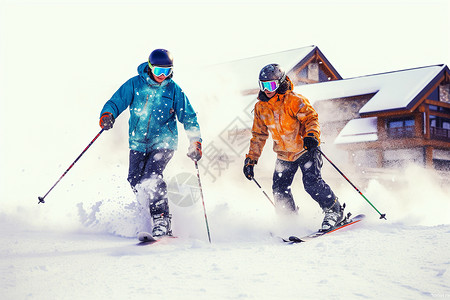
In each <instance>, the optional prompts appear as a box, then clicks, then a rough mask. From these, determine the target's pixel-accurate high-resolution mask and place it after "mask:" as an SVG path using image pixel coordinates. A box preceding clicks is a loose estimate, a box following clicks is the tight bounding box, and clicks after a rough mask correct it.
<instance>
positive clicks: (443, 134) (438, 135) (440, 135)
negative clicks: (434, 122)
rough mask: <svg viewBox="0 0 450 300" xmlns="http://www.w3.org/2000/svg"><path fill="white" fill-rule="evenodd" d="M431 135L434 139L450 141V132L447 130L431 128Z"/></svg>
mask: <svg viewBox="0 0 450 300" xmlns="http://www.w3.org/2000/svg"><path fill="white" fill-rule="evenodd" d="M430 135H431V138H432V139H437V140H450V130H448V129H445V128H437V127H430Z"/></svg>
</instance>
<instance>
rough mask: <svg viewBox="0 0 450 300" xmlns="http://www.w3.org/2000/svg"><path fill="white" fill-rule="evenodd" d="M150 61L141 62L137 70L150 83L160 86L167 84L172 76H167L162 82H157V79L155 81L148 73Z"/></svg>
mask: <svg viewBox="0 0 450 300" xmlns="http://www.w3.org/2000/svg"><path fill="white" fill-rule="evenodd" d="M148 68H149V67H148V63H147V62H144V63H142V64H140V65H139V66H138V67H137V71H138V74H139V76H140V77H141V78H142V79H143V80H144V81H145V82H146V83H147V84H149V85H160V86H165V85H167V84H168V83H169V82H170V81H171V80H172V79H171V78H167V79H166V80H164V81H163V82H161V84H159V83H157V82H156V81H154V80H153V79H152V78H151V77H150V75H148V72H147V70H148Z"/></svg>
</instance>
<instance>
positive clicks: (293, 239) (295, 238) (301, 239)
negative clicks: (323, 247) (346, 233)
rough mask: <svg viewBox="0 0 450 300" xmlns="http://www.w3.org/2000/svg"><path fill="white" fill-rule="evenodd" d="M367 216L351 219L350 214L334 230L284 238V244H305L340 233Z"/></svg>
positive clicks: (361, 215)
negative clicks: (339, 231)
mask: <svg viewBox="0 0 450 300" xmlns="http://www.w3.org/2000/svg"><path fill="white" fill-rule="evenodd" d="M365 217H366V216H365V215H363V214H360V215H357V216H355V217H353V218H350V214H349V215H347V216H346V217H345V218H344V220H342V221H341V222H339V224H338V225H336V226H334V227H333V228H331V229H330V230H327V231H322V230H318V231H316V232H313V233H311V234H308V235H307V236H304V237H298V236H294V235H293V236H290V237H289V238H287V239H286V238H282V240H283V242H285V243H287V244H298V243H304V242H307V241H309V240H312V239H315V238H317V237H319V236H322V235H326V234H330V233H332V232H335V231H338V230H340V229H343V228H346V227H348V226H350V225H353V224H356V223H359V222H361V221H362V220H363V219H364V218H365Z"/></svg>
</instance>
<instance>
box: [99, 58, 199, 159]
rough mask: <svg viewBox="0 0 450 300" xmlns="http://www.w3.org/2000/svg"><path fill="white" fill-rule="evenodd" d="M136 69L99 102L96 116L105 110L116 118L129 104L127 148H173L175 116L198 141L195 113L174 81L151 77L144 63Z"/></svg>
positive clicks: (147, 150) (175, 144) (190, 139)
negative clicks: (106, 98) (101, 107)
mask: <svg viewBox="0 0 450 300" xmlns="http://www.w3.org/2000/svg"><path fill="white" fill-rule="evenodd" d="M137 70H138V74H139V75H137V76H135V77H133V78H131V79H129V80H128V81H127V82H125V83H124V84H123V85H122V86H121V87H120V88H119V89H118V90H117V91H116V92H115V93H114V95H113V96H112V97H111V99H110V100H109V101H108V102H106V103H105V105H104V106H103V109H102V111H101V113H100V116H101V115H102V114H103V113H105V112H109V113H111V114H112V115H113V116H114V118H115V119H116V118H117V117H118V116H119V115H120V114H121V113H122V112H123V111H124V110H125V109H127V108H128V107H129V109H130V119H129V121H128V124H129V145H130V149H131V150H135V151H139V152H150V151H152V150H156V149H171V150H176V149H177V146H178V131H177V122H176V120H177V119H178V121H179V122H180V123H182V124H183V125H184V129H185V131H186V133H187V136H188V138H189V141H190V142H191V143H193V142H196V141H199V142H201V135H200V126H199V125H198V122H197V115H196V113H195V111H194V109H193V108H192V106H191V104H190V103H189V100H188V98H187V97H186V95H185V94H184V92H183V91H182V90H181V88H180V87H179V86H178V84H176V83H175V82H174V81H173V80H172V78H167V79H166V80H164V81H163V82H162V83H161V84H159V83H157V82H156V81H154V80H153V79H151V77H150V76H149V75H148V73H147V70H148V64H147V63H142V64H140V65H139V66H138V69H137Z"/></svg>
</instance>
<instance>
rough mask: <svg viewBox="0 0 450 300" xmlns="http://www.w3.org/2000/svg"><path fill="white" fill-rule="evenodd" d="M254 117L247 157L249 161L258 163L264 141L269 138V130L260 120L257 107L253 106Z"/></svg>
mask: <svg viewBox="0 0 450 300" xmlns="http://www.w3.org/2000/svg"><path fill="white" fill-rule="evenodd" d="M254 111H255V117H254V119H253V127H252V138H251V139H250V149H249V151H248V154H247V157H250V159H251V160H256V161H258V159H259V157H260V156H261V153H262V150H263V148H264V145H265V144H266V140H267V138H268V137H269V130H268V129H267V126H266V125H265V124H264V122H263V121H262V120H261V117H260V115H259V111H258V109H257V106H256V105H255V110H254Z"/></svg>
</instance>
